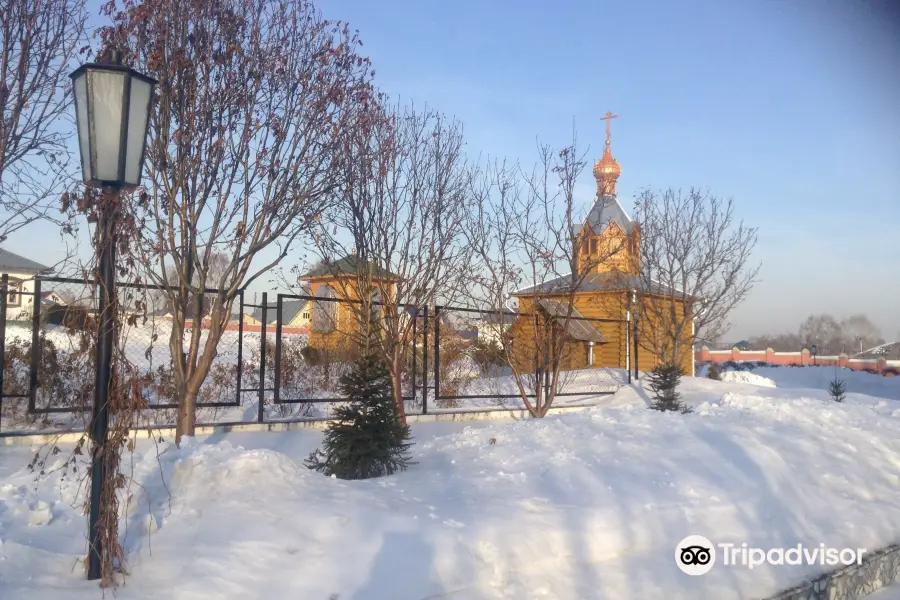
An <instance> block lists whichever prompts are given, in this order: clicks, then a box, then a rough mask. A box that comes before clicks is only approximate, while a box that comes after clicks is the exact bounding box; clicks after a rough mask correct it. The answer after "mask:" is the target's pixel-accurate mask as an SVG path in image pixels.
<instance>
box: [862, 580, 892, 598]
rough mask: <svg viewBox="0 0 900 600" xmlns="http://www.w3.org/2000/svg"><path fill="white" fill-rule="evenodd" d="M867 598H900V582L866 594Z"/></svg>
mask: <svg viewBox="0 0 900 600" xmlns="http://www.w3.org/2000/svg"><path fill="white" fill-rule="evenodd" d="M866 600H900V583H896V584H894V585H890V586H888V587H886V588H884V589H880V590H878V591H877V592H875V593H874V594H870V595H868V596H866Z"/></svg>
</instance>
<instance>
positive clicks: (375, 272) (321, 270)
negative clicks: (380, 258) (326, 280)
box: [300, 254, 400, 279]
mask: <svg viewBox="0 0 900 600" xmlns="http://www.w3.org/2000/svg"><path fill="white" fill-rule="evenodd" d="M366 270H368V271H369V272H370V273H371V274H372V276H373V277H381V278H384V279H400V276H399V275H397V274H395V273H391V272H390V271H388V270H386V269H382V268H380V267H379V266H378V265H376V264H375V263H374V262H368V264H366V263H365V262H364V261H362V260H361V259H360V258H359V257H358V256H357V255H355V254H348V255H347V256H345V257H343V258H340V259H338V260H336V261H334V262H333V263H329V262H326V261H321V262H319V264H317V265H316V266H314V267H313V268H312V269H311V270H310V271H309V272H308V273H304V274H303V275H301V276H300V279H310V278H313V277H337V276H339V275H356V274H357V273H364V272H365V271H366Z"/></svg>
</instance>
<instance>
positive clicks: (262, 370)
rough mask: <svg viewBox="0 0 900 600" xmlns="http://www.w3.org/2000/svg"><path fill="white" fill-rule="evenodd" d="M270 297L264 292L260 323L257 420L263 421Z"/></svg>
mask: <svg viewBox="0 0 900 600" xmlns="http://www.w3.org/2000/svg"><path fill="white" fill-rule="evenodd" d="M268 308H269V298H268V293H267V292H263V293H262V305H261V308H260V313H261V314H260V317H261V318H260V321H261V322H260V324H259V406H257V407H256V408H257V415H256V421H257V422H258V423H262V422H263V421H265V419H266V411H265V407H266V346H267V345H268V344H266V322H267V321H268V320H269V316H268Z"/></svg>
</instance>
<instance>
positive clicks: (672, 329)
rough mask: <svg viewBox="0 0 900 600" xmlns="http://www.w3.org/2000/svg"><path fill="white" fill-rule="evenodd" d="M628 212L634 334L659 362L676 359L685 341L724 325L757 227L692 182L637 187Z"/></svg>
mask: <svg viewBox="0 0 900 600" xmlns="http://www.w3.org/2000/svg"><path fill="white" fill-rule="evenodd" d="M635 218H636V220H637V222H638V223H639V225H640V228H641V245H640V253H639V254H638V255H635V260H636V261H638V262H637V264H636V265H635V268H636V270H637V272H638V273H639V278H640V288H641V290H643V293H642V294H636V298H635V299H636V300H637V306H636V307H635V308H636V310H637V313H638V315H639V317H638V318H639V319H640V334H639V337H638V340H639V343H640V346H641V347H642V348H643V349H645V350H647V351H648V352H650V353H651V354H652V355H653V356H655V357H656V358H657V360H658V361H659V362H662V363H677V364H681V363H682V361H683V360H684V358H685V356H688V355H690V353H692V352H693V348H692V342H693V340H699V341H703V340H714V339H717V338H718V337H719V336H720V335H722V334H723V333H724V332H725V331H726V330H727V329H728V326H729V322H728V315H729V314H730V313H731V311H732V310H733V309H734V308H735V307H736V306H737V305H738V304H740V303H741V302H742V301H743V300H744V299H745V298H746V297H747V294H748V293H750V290H751V289H752V288H753V284H754V283H755V281H756V276H757V274H758V272H759V266H758V265H753V264H752V263H751V255H752V253H753V249H754V247H755V246H756V240H757V230H756V229H755V228H751V227H747V226H746V225H744V223H743V221H739V220H737V219H736V217H735V214H734V202H733V201H732V200H731V199H729V200H722V199H720V198H718V197H716V196H712V195H709V194H708V193H705V192H702V191H700V190H698V189H694V188H692V189H691V190H690V191H689V192H688V193H687V194H682V192H681V191H680V190H673V189H671V188H670V189H667V190H665V191H662V192H653V191H645V192H643V193H642V194H641V195H639V196H638V198H637V199H636V202H635ZM692 327H693V330H692Z"/></svg>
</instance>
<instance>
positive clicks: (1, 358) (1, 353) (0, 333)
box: [0, 273, 9, 425]
mask: <svg viewBox="0 0 900 600" xmlns="http://www.w3.org/2000/svg"><path fill="white" fill-rule="evenodd" d="M8 290H9V274H8V273H4V274H3V277H2V279H0V294H2V297H0V425H2V421H3V371H4V370H5V369H6V301H7V297H8V296H7V294H8V293H9V292H8Z"/></svg>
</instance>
